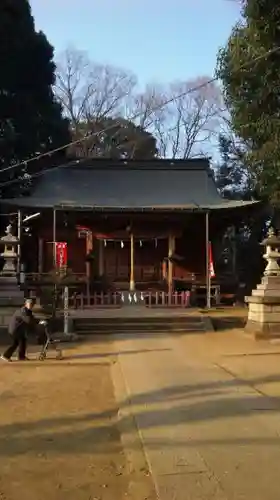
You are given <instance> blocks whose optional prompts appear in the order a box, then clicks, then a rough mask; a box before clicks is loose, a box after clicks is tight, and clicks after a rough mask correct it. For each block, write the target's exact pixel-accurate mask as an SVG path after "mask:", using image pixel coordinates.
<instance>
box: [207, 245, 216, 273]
mask: <svg viewBox="0 0 280 500" xmlns="http://www.w3.org/2000/svg"><path fill="white" fill-rule="evenodd" d="M208 252H209V253H208V255H209V275H210V278H215V277H216V273H215V269H214V261H213V253H212V244H211V242H209V247H208Z"/></svg>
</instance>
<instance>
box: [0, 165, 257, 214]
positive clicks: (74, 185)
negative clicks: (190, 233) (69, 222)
mask: <svg viewBox="0 0 280 500" xmlns="http://www.w3.org/2000/svg"><path fill="white" fill-rule="evenodd" d="M2 202H4V203H7V204H9V205H14V206H18V207H29V208H42V209H43V208H53V207H57V208H65V209H68V210H71V209H72V210H94V211H105V210H107V211H111V212H113V211H114V212H116V211H174V210H176V211H197V210H200V211H205V210H218V209H226V208H235V207H242V206H245V205H250V204H253V203H256V202H253V201H252V202H243V201H228V200H225V199H223V198H222V197H221V196H220V194H219V192H218V190H217V187H216V185H215V181H214V178H213V174H212V171H211V169H210V165H209V160H208V159H204V158H203V159H194V160H148V161H146V160H143V161H140V160H136V161H135V160H133V161H125V160H121V161H114V160H106V159H102V160H99V159H97V160H91V161H89V160H87V162H85V161H80V162H77V161H76V162H72V163H70V164H68V165H66V166H60V167H54V168H53V169H51V170H49V171H47V172H46V173H45V174H44V175H41V176H40V177H38V179H37V181H36V185H35V186H34V190H33V193H32V194H31V195H30V196H27V197H22V198H15V199H10V200H2Z"/></svg>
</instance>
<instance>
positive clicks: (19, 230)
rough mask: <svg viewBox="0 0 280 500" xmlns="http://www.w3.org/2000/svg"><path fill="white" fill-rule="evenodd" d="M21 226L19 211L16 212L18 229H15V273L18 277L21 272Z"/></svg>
mask: <svg viewBox="0 0 280 500" xmlns="http://www.w3.org/2000/svg"><path fill="white" fill-rule="evenodd" d="M21 226H22V213H21V210H18V227H17V237H18V240H19V244H18V247H17V273H18V275H19V273H20V271H21V266H20V264H21V241H20V240H21Z"/></svg>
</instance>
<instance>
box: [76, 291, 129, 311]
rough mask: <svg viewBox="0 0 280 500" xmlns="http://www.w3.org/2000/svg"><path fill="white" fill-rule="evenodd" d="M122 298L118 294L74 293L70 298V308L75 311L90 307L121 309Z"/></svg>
mask: <svg viewBox="0 0 280 500" xmlns="http://www.w3.org/2000/svg"><path fill="white" fill-rule="evenodd" d="M121 306H122V298H121V294H120V293H118V292H108V293H104V292H99V293H98V292H95V293H94V294H92V295H89V294H84V293H74V294H73V295H72V297H70V298H69V307H73V308H74V309H86V308H90V307H102V308H103V307H121Z"/></svg>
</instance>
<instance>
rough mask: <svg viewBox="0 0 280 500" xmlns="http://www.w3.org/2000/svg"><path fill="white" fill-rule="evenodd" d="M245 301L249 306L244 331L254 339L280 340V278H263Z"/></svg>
mask: <svg viewBox="0 0 280 500" xmlns="http://www.w3.org/2000/svg"><path fill="white" fill-rule="evenodd" d="M245 300H246V302H247V303H248V305H249V312H248V321H247V324H246V326H245V331H247V332H249V333H250V334H252V335H253V336H254V337H255V338H256V339H271V338H280V276H264V277H263V278H262V282H261V283H260V284H259V285H257V288H256V289H255V290H253V291H252V295H251V296H250V297H245Z"/></svg>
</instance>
